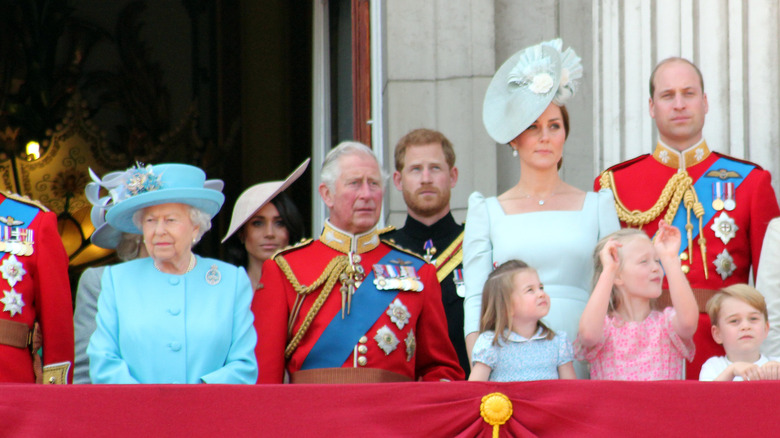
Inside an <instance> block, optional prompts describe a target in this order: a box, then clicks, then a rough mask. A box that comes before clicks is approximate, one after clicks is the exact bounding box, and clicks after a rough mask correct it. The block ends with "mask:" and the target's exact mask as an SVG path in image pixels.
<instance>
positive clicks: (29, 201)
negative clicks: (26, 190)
mask: <svg viewBox="0 0 780 438" xmlns="http://www.w3.org/2000/svg"><path fill="white" fill-rule="evenodd" d="M3 196H5V197H6V198H9V199H13V200H14V201H19V202H21V203H22V204H27V205H32V206H33V207H37V208H39V209H41V211H43V212H47V211H49V209H48V208H46V206H45V205H43V204H41V202H40V201H36V200H34V199H30V198H29V197H27V196H23V195H20V194H18V193H12V192H9V191H5V192H3Z"/></svg>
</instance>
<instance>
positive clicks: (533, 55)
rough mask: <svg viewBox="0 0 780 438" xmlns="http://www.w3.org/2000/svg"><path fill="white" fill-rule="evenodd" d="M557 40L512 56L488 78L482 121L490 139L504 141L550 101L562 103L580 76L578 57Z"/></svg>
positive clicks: (512, 137) (542, 110)
mask: <svg viewBox="0 0 780 438" xmlns="http://www.w3.org/2000/svg"><path fill="white" fill-rule="evenodd" d="M562 45H563V42H562V41H561V40H560V39H555V40H552V41H546V42H543V43H541V44H537V45H535V46H531V47H528V48H526V49H523V50H521V51H519V52H517V53H515V54H514V55H512V56H511V57H510V58H509V59H508V60H506V62H504V64H503V65H501V67H500V68H499V69H498V71H496V74H495V75H494V76H493V79H492V80H491V81H490V85H489V86H488V89H487V92H486V93H485V101H484V103H483V105H482V123H483V124H484V125H485V129H486V130H487V132H488V134H489V135H490V137H491V138H493V140H495V141H496V142H497V143H501V144H507V143H509V142H510V141H512V140H513V139H514V138H515V137H517V136H518V135H520V133H522V132H523V131H525V130H526V128H528V127H529V126H531V124H533V123H534V121H536V119H537V118H539V116H540V115H542V113H543V112H544V110H545V109H547V107H548V106H549V105H550V102H553V103H555V104H556V105H559V106H561V105H564V104H565V103H566V101H567V100H568V99H569V98H570V97H572V96H573V95H574V92H575V89H576V80H577V79H579V78H581V77H582V64H580V58H579V57H578V56H577V54H576V53H574V50H572V49H571V48H568V49H566V50H565V51H562Z"/></svg>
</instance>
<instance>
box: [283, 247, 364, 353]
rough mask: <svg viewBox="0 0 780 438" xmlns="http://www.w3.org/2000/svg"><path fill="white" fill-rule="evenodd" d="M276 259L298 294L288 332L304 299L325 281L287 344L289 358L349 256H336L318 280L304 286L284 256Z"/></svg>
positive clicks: (331, 288)
mask: <svg viewBox="0 0 780 438" xmlns="http://www.w3.org/2000/svg"><path fill="white" fill-rule="evenodd" d="M274 260H275V261H276V264H277V265H278V266H279V268H280V269H281V270H282V272H283V273H284V275H285V276H286V277H287V280H289V281H290V283H291V284H292V285H293V288H295V291H296V293H297V294H298V296H297V297H296V299H295V305H294V310H293V312H292V315H291V317H290V319H289V320H288V333H291V332H292V326H293V324H294V323H295V320H296V319H297V315H298V312H299V311H300V308H301V305H302V304H303V299H304V298H305V297H306V296H307V295H308V294H310V293H312V292H313V291H315V290H316V289H317V288H318V287H320V286H321V285H323V283H324V287H323V288H322V290H321V291H320V293H319V295H318V296H317V299H316V300H315V301H314V303H313V304H312V307H311V309H309V313H307V314H306V318H305V319H304V320H303V324H301V327H300V328H299V329H298V331H297V332H296V333H295V336H293V338H292V339H291V340H290V342H289V343H288V344H287V347H286V348H285V349H284V357H285V358H287V359H289V358H290V356H292V354H293V352H294V351H295V349H296V348H298V344H300V342H301V339H303V336H304V335H305V334H306V332H307V331H308V330H309V326H310V325H311V323H312V321H314V317H315V316H317V313H318V312H319V311H320V308H322V305H323V304H324V303H325V300H326V299H327V298H328V296H329V295H330V292H331V291H332V290H333V287H334V286H335V285H336V282H337V281H338V280H339V276H340V275H341V273H342V272H344V270H346V268H347V266H349V258H348V257H347V256H345V255H341V256H338V257H334V258H333V259H332V260H331V261H330V263H328V266H326V267H325V270H324V271H323V272H322V274H321V275H320V277H319V278H317V280H316V281H315V282H314V283H312V284H311V285H310V286H304V285H302V284H301V283H300V282H299V281H298V279H297V278H296V277H295V274H294V273H293V272H292V268H290V265H289V264H288V263H287V261H286V260H285V259H284V257H282V256H277V257H276V258H275V259H274Z"/></svg>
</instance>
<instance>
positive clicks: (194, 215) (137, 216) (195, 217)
mask: <svg viewBox="0 0 780 438" xmlns="http://www.w3.org/2000/svg"><path fill="white" fill-rule="evenodd" d="M184 205H186V206H187V207H189V209H190V220H191V221H192V225H194V226H196V227H198V234H197V235H196V236H195V240H194V241H193V242H192V246H195V245H196V244H197V243H198V242H200V238H201V237H203V235H204V234H206V231H208V230H210V229H211V217H210V216H209V215H208V213H206V212H204V211H203V210H201V209H199V208H196V207H193V206H191V205H188V204H184ZM144 210H146V209H145V208H141V209H139V210H136V212H135V213H133V225H135V226H136V227H137V228H138V229H139V230H143V224H142V223H141V221H142V220H143V214H144Z"/></svg>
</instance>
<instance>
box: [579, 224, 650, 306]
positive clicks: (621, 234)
mask: <svg viewBox="0 0 780 438" xmlns="http://www.w3.org/2000/svg"><path fill="white" fill-rule="evenodd" d="M640 236H641V237H644V238H645V239H650V238H649V237H647V234H645V232H644V231H642V230H638V229H636V228H621V229H619V230H617V231H615V232H614V233H612V234H610V235H608V236H607V237H604V238H603V239H601V240H599V243H597V244H596V248H595V249H594V250H593V282H592V285H591V290H592V289H595V288H596V283H598V282H599V277H601V273H602V272H604V265H603V264H602V263H601V251H602V250H603V249H604V247H605V246H606V245H607V243H608V242H609V241H610V240H614V241H616V242H619V243H624V242H626V241H628V240H629V239H631V238H634V237H640ZM618 258H619V259H620V266H619V267H618V269H622V268H623V252H622V250H621V249H620V248H618ZM619 304H620V291H618V289H617V288H616V287H615V285H614V284H613V285H612V294H611V295H610V297H609V312H610V313H612V312H614V311H615V310H617V308H618V305H619Z"/></svg>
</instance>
